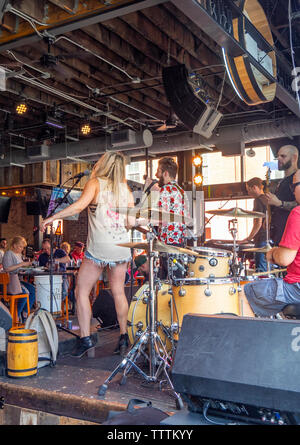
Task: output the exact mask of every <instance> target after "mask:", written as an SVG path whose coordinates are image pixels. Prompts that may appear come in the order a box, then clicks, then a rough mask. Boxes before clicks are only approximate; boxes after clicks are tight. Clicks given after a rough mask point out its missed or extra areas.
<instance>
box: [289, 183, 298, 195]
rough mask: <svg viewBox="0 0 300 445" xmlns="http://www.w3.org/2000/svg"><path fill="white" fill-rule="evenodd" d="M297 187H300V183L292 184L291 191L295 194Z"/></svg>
mask: <svg viewBox="0 0 300 445" xmlns="http://www.w3.org/2000/svg"><path fill="white" fill-rule="evenodd" d="M297 185H300V182H294V183H293V184H290V189H291V191H292V192H293V193H295V188H296V187H297Z"/></svg>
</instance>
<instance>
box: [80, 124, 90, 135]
mask: <svg viewBox="0 0 300 445" xmlns="http://www.w3.org/2000/svg"><path fill="white" fill-rule="evenodd" d="M80 131H81V133H82V134H84V135H88V134H90V132H91V126H90V124H83V125H82V126H81V130H80Z"/></svg>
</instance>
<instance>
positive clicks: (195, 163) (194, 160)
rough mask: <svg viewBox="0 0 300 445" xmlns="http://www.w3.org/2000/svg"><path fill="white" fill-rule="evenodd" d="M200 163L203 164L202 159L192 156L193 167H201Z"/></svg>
mask: <svg viewBox="0 0 300 445" xmlns="http://www.w3.org/2000/svg"><path fill="white" fill-rule="evenodd" d="M202 162H203V160H202V157H201V156H198V155H197V156H194V158H193V164H194V166H195V167H201V165H202Z"/></svg>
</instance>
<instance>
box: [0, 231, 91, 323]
mask: <svg viewBox="0 0 300 445" xmlns="http://www.w3.org/2000/svg"><path fill="white" fill-rule="evenodd" d="M0 246H1V247H0V268H1V270H2V271H3V272H8V273H9V277H10V279H9V283H8V286H7V293H8V294H11V295H16V294H28V295H29V305H30V310H32V309H33V308H35V307H37V305H36V292H35V286H34V284H32V283H30V282H29V281H25V280H21V279H20V278H19V271H20V269H22V268H24V267H26V268H27V267H30V266H32V267H34V266H39V267H45V268H49V265H50V257H51V241H50V239H48V238H45V239H44V240H43V242H42V248H41V250H40V251H38V252H33V254H34V256H33V257H32V258H28V257H27V256H26V247H27V241H26V239H25V238H24V237H22V236H15V237H14V238H13V239H12V240H11V242H10V245H9V246H8V241H7V239H6V238H1V240H0ZM52 249H53V252H52V254H53V262H54V264H57V267H58V269H59V271H60V272H64V271H66V267H67V265H70V264H72V262H76V263H75V264H76V265H80V264H81V261H82V259H83V257H84V243H82V242H80V241H78V242H75V244H74V248H73V250H72V251H71V246H70V244H69V243H67V242H63V243H61V245H60V247H56V246H55V245H53V246H52ZM68 291H69V280H68V277H67V276H66V275H63V280H62V300H65V298H66V296H67V294H68ZM17 314H18V319H19V321H20V322H25V320H26V318H27V316H28V314H27V306H26V298H20V299H18V303H17Z"/></svg>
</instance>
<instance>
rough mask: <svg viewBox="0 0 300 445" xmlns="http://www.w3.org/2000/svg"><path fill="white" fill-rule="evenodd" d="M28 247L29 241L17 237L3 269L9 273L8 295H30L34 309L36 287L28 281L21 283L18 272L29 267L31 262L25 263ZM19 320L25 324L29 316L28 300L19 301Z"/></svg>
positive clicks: (5, 258)
mask: <svg viewBox="0 0 300 445" xmlns="http://www.w3.org/2000/svg"><path fill="white" fill-rule="evenodd" d="M26 246H27V241H26V240H25V238H23V237H22V236H15V237H14V238H13V239H12V240H11V243H10V248H9V250H7V251H6V252H5V254H4V256H3V262H2V264H3V269H4V271H5V272H8V273H9V279H10V281H9V283H8V286H7V293H8V294H11V295H16V294H29V307H30V310H31V309H32V307H33V305H34V303H35V287H34V285H33V284H31V283H27V282H26V281H20V279H19V276H18V271H19V269H20V268H22V267H28V266H30V265H31V264H32V262H31V261H23V256H22V254H23V251H24V249H25V247H26ZM17 313H18V318H19V321H20V322H24V321H25V319H26V318H27V316H28V314H27V312H26V298H20V299H18V310H17Z"/></svg>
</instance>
